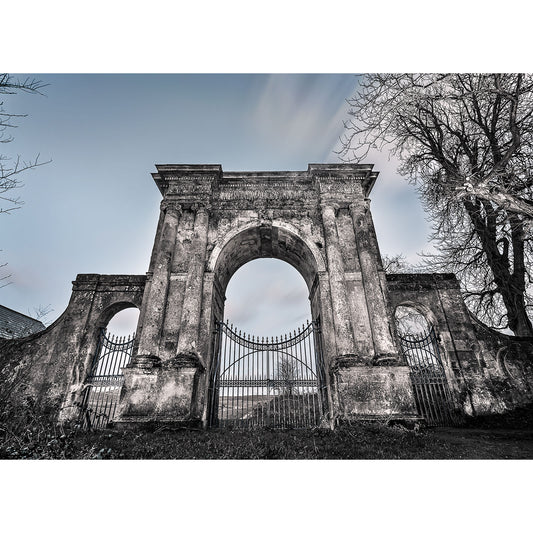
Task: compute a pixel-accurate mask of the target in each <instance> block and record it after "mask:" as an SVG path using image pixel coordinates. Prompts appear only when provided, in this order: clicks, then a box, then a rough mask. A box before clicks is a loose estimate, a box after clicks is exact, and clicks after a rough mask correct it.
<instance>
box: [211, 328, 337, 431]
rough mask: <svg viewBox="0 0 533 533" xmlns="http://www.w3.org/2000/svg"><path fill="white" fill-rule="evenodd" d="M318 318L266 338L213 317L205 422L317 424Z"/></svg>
mask: <svg viewBox="0 0 533 533" xmlns="http://www.w3.org/2000/svg"><path fill="white" fill-rule="evenodd" d="M320 347H321V339H320V329H319V326H318V321H316V322H311V323H309V322H307V325H304V326H302V328H298V331H296V330H295V331H294V332H293V333H292V334H289V335H285V336H281V337H275V338H274V337H271V338H270V339H268V338H266V339H265V338H264V337H261V339H259V337H257V338H256V337H255V336H250V335H246V334H243V333H242V332H241V331H238V332H237V329H236V328H235V329H234V328H233V326H232V325H231V326H230V325H229V323H224V322H219V323H217V326H216V340H215V354H216V359H215V365H214V366H213V368H212V375H211V387H210V403H211V405H210V417H209V421H210V425H211V426H212V427H235V428H255V427H272V428H304V427H313V426H318V425H319V424H320V422H321V419H322V416H323V413H324V412H325V403H326V394H325V375H324V367H323V361H322V352H321V349H320Z"/></svg>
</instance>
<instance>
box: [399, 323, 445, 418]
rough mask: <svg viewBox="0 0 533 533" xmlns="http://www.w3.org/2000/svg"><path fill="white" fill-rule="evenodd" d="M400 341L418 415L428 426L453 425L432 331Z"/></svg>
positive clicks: (443, 375) (442, 370)
mask: <svg viewBox="0 0 533 533" xmlns="http://www.w3.org/2000/svg"><path fill="white" fill-rule="evenodd" d="M399 338H400V344H401V348H402V353H403V355H404V357H405V358H406V360H407V363H408V364H409V367H410V370H411V382H412V384H413V389H414V394H415V402H416V406H417V409H418V412H419V413H420V414H421V415H422V416H423V417H424V418H425V420H426V422H427V424H428V425H430V426H448V425H452V424H453V422H454V418H453V415H452V399H451V394H450V390H449V388H448V382H447V381H446V374H445V373H444V367H443V365H442V360H441V357H440V352H439V343H438V340H437V336H436V334H435V330H434V329H433V328H431V329H430V330H429V331H424V332H421V333H417V334H408V335H404V336H401V335H399Z"/></svg>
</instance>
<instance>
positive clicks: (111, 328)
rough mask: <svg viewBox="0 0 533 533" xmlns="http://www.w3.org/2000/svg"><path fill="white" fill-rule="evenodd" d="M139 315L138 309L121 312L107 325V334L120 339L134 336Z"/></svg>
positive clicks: (133, 308) (127, 309)
mask: <svg viewBox="0 0 533 533" xmlns="http://www.w3.org/2000/svg"><path fill="white" fill-rule="evenodd" d="M139 314H140V311H139V309H137V308H136V307H129V308H126V309H123V310H122V311H119V312H118V313H117V314H116V315H114V316H113V317H112V318H111V320H109V322H108V323H107V326H106V329H107V333H108V334H109V335H115V336H118V337H123V336H128V335H134V334H135V330H136V329H137V322H138V321H139Z"/></svg>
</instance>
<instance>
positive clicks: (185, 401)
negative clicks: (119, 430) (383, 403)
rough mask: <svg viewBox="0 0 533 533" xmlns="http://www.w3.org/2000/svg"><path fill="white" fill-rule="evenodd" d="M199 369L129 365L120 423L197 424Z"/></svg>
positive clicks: (125, 376)
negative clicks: (130, 366)
mask: <svg viewBox="0 0 533 533" xmlns="http://www.w3.org/2000/svg"><path fill="white" fill-rule="evenodd" d="M198 372H199V371H198V368H196V367H185V366H182V367H179V368H161V367H159V368H157V367H156V368H150V369H143V368H125V369H124V385H123V387H122V393H121V397H120V404H119V408H118V417H117V418H116V421H115V423H116V425H118V426H121V427H124V426H128V425H132V424H133V425H138V424H146V423H153V422H157V423H165V424H174V423H177V424H181V425H190V424H192V425H194V424H195V423H196V422H197V421H199V420H200V416H199V415H198V414H197V413H196V412H195V398H196V394H197V389H198Z"/></svg>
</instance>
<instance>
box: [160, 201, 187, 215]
mask: <svg viewBox="0 0 533 533" xmlns="http://www.w3.org/2000/svg"><path fill="white" fill-rule="evenodd" d="M161 211H164V212H165V213H171V214H173V215H176V216H181V214H182V212H183V209H182V206H181V204H179V203H177V202H173V201H172V200H167V199H164V200H161Z"/></svg>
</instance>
